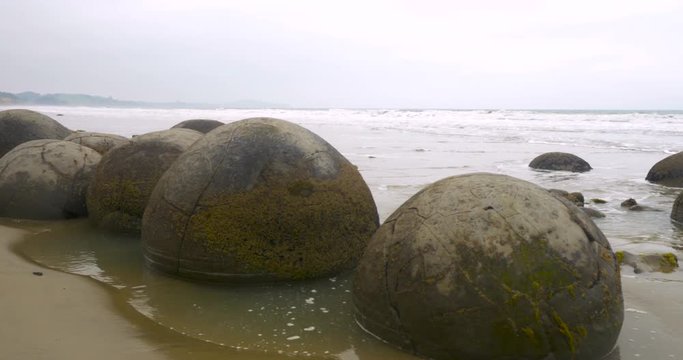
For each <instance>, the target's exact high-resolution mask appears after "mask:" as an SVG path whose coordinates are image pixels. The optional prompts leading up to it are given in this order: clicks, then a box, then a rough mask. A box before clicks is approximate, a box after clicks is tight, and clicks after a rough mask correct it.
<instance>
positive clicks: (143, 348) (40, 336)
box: [0, 224, 683, 360]
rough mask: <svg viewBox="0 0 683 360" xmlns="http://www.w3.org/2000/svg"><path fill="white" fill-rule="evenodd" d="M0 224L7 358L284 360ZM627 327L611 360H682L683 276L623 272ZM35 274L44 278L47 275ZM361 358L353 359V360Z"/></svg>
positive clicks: (1, 350)
mask: <svg viewBox="0 0 683 360" xmlns="http://www.w3.org/2000/svg"><path fill="white" fill-rule="evenodd" d="M21 227H22V228H28V229H29V230H20V229H16V228H13V227H8V226H3V225H0V317H1V318H2V320H3V321H2V324H1V325H0V358H2V359H5V358H7V359H92V358H99V359H122V358H126V359H145V360H154V359H225V358H229V359H285V358H288V357H285V356H278V355H275V354H273V355H270V354H264V353H259V352H256V351H239V352H238V351H236V350H234V349H231V348H227V347H222V346H219V345H217V344H212V343H206V342H204V341H201V340H197V339H194V338H191V337H188V336H184V335H181V334H179V333H177V332H175V331H172V330H169V329H168V328H166V327H164V326H161V325H158V324H157V323H155V322H154V321H152V320H150V319H149V318H147V317H145V316H143V315H141V314H139V313H138V312H137V311H136V310H134V309H133V308H132V307H131V306H130V305H129V304H128V303H127V302H126V299H124V298H123V297H122V296H121V295H120V294H118V295H117V290H116V289H114V288H112V287H111V286H108V285H105V284H102V283H99V282H97V281H95V280H94V279H91V278H88V277H85V276H79V275H73V274H67V273H62V272H59V271H55V270H50V269H46V268H44V267H41V266H39V265H37V264H36V263H34V262H32V261H31V260H30V259H28V258H25V257H23V256H22V255H21V254H20V253H19V252H17V251H15V247H16V244H18V243H19V242H21V241H22V239H23V237H24V236H26V235H27V234H29V233H30V232H37V231H45V229H44V228H41V227H34V228H32V227H30V226H29V227H26V226H25V224H22V225H21ZM622 271H623V275H622V284H623V290H624V298H625V309H626V311H625V322H624V326H623V329H622V332H621V336H620V338H619V341H618V349H617V350H616V351H615V352H614V353H613V354H611V356H609V357H608V359H609V360H626V359H641V358H644V359H680V358H683V342H681V341H680V339H683V328H682V327H681V325H682V324H683V311H682V309H683V272H681V271H680V270H677V271H675V272H674V273H671V274H661V273H652V274H633V272H632V269H631V268H628V267H624V268H623V270H622ZM33 272H42V275H41V276H37V275H34V274H33ZM351 358H355V356H351V357H350V358H349V359H351Z"/></svg>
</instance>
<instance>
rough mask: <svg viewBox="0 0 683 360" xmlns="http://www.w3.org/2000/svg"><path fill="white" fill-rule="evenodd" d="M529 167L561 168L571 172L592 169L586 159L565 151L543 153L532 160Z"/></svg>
mask: <svg viewBox="0 0 683 360" xmlns="http://www.w3.org/2000/svg"><path fill="white" fill-rule="evenodd" d="M529 167H530V168H532V169H539V170H561V171H571V172H586V171H590V170H591V169H592V167H591V166H590V164H588V163H587V162H586V160H584V159H582V158H580V157H578V156H576V155H574V154H569V153H563V152H549V153H545V154H541V155H539V156H537V157H536V158H534V159H533V160H531V162H530V163H529Z"/></svg>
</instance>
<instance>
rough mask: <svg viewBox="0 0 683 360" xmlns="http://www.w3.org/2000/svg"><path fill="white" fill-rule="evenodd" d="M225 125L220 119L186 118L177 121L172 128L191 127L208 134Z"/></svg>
mask: <svg viewBox="0 0 683 360" xmlns="http://www.w3.org/2000/svg"><path fill="white" fill-rule="evenodd" d="M221 125H225V124H224V123H222V122H220V121H218V120H210V119H192V120H185V121H182V122H179V123H177V124H176V125H174V126H173V127H172V129H191V130H196V131H199V132H200V133H202V134H206V133H208V132H209V131H211V130H213V129H215V128H217V127H219V126H221Z"/></svg>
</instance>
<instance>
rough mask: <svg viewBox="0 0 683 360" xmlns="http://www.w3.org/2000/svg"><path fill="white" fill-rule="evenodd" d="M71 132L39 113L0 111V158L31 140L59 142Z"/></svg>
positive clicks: (20, 110)
mask: <svg viewBox="0 0 683 360" xmlns="http://www.w3.org/2000/svg"><path fill="white" fill-rule="evenodd" d="M69 134H71V130H69V129H67V128H65V127H64V126H62V124H60V123H58V122H57V121H55V120H53V119H52V118H50V117H49V116H46V115H43V114H41V113H38V112H35V111H32V110H25V109H15V110H4V111H0V157H1V156H3V155H5V154H6V153H7V152H8V151H10V150H12V149H13V148H14V147H15V146H17V145H19V144H21V143H25V142H27V141H31V140H38V139H57V140H61V139H64V138H65V137H67V136H68V135H69Z"/></svg>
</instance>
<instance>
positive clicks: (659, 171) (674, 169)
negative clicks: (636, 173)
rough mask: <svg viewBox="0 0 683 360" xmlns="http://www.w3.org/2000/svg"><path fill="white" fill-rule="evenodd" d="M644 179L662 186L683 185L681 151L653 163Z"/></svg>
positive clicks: (682, 157)
mask: <svg viewBox="0 0 683 360" xmlns="http://www.w3.org/2000/svg"><path fill="white" fill-rule="evenodd" d="M645 180H647V181H649V182H651V183H655V184H660V185H664V186H670V187H683V151H682V152H679V153H677V154H673V155H671V156H668V157H666V158H664V159H663V160H660V161H659V162H657V163H656V164H654V166H652V168H650V171H648V173H647V176H646V177H645Z"/></svg>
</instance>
